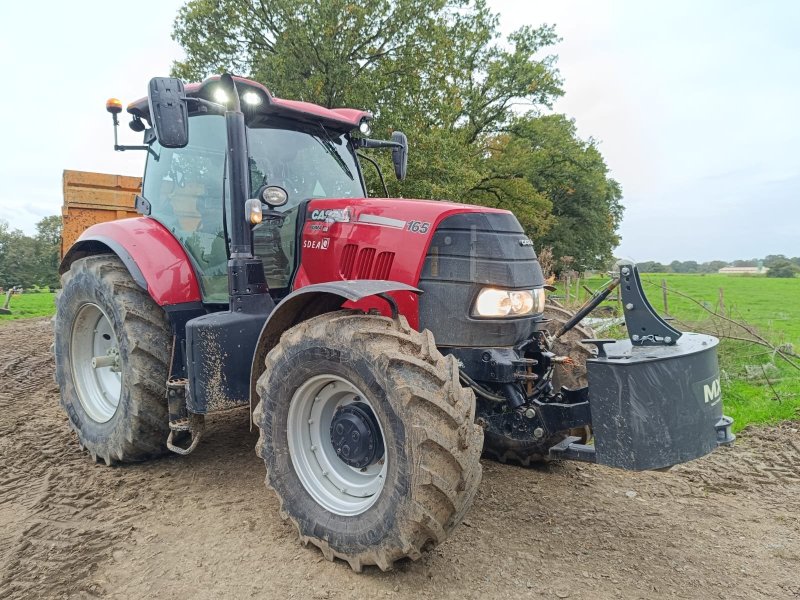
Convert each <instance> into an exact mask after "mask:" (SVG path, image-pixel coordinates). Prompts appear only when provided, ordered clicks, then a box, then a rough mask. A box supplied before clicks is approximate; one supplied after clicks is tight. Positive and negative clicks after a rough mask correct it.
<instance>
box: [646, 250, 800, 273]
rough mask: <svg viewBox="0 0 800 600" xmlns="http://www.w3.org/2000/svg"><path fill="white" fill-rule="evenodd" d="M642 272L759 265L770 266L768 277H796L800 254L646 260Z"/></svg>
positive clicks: (671, 271)
mask: <svg viewBox="0 0 800 600" xmlns="http://www.w3.org/2000/svg"><path fill="white" fill-rule="evenodd" d="M638 266H639V271H641V272H642V273H716V272H717V271H719V270H720V269H721V268H723V267H758V266H763V267H767V268H769V271H768V272H767V277H794V276H795V275H797V274H798V273H800V256H795V257H792V258H789V257H787V256H784V255H783V254H769V255H767V256H765V257H764V258H751V259H746V260H734V261H731V262H726V261H724V260H710V261H708V262H703V263H699V262H697V261H694V260H686V261H680V260H673V261H672V262H671V263H669V264H663V263H660V262H656V261H652V260H646V261H644V262H640V263H638Z"/></svg>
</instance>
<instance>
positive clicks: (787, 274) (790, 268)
mask: <svg viewBox="0 0 800 600" xmlns="http://www.w3.org/2000/svg"><path fill="white" fill-rule="evenodd" d="M798 273H800V267H798V266H797V265H795V264H794V263H792V262H790V261H788V260H776V261H774V262H773V263H772V265H771V266H770V268H769V271H767V277H781V278H787V279H788V278H791V277H794V276H795V275H797V274H798Z"/></svg>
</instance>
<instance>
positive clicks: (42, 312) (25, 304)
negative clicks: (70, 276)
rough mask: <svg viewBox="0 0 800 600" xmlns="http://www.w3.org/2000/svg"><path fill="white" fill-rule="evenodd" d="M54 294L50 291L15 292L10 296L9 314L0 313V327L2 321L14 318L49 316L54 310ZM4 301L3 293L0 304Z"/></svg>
mask: <svg viewBox="0 0 800 600" xmlns="http://www.w3.org/2000/svg"><path fill="white" fill-rule="evenodd" d="M55 297H56V295H55V294H53V293H50V292H43V293H41V294H17V295H14V296H11V303H10V304H9V308H10V309H11V311H12V314H10V315H0V327H2V323H3V321H12V320H14V319H30V318H32V317H50V316H52V315H53V314H54V313H55V312H56V305H55ZM4 303H5V294H3V295H2V300H1V301H0V306H2V305H3V304H4Z"/></svg>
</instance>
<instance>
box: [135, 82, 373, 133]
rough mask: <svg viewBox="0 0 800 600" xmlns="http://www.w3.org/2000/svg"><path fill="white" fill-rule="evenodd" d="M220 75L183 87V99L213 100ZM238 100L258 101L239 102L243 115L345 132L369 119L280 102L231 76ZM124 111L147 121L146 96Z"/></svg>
mask: <svg viewBox="0 0 800 600" xmlns="http://www.w3.org/2000/svg"><path fill="white" fill-rule="evenodd" d="M219 79H220V76H219V75H213V76H212V77H209V78H207V79H205V80H204V81H203V82H202V83H189V84H186V86H185V93H186V96H187V97H189V98H202V99H204V100H209V101H212V102H213V101H215V100H214V92H215V91H216V90H217V89H218V82H219ZM233 80H234V81H235V82H236V88H237V90H238V91H239V95H240V97H241V96H242V95H244V93H245V92H248V91H249V92H253V93H255V94H257V95H258V97H259V98H260V100H261V102H260V103H259V104H258V105H254V106H248V105H246V104H245V103H244V102H242V109H243V110H244V111H245V113H248V112H254V113H257V114H272V115H276V116H281V117H286V118H290V119H295V120H298V121H306V122H311V123H320V122H322V124H323V125H325V126H328V127H331V128H334V129H343V130H346V131H349V130H350V129H354V128H356V127H358V126H359V124H360V123H361V121H363V120H364V119H367V120H369V119H372V113H370V112H367V111H364V110H358V109H355V108H325V107H324V106H320V105H318V104H312V103H311V102H301V101H299V100H284V99H283V98H278V97H276V96H273V95H272V94H271V93H270V91H269V90H268V89H267V88H266V87H265V86H263V85H262V84H260V83H258V82H257V81H252V80H250V79H245V78H244V77H236V76H234V77H233ZM128 112H129V113H130V114H132V115H133V116H135V117H139V118H142V119H145V120H146V121H148V122H150V107H149V105H148V102H147V97H146V96H145V97H144V98H139V99H138V100H136V101H135V102H131V103H130V104H129V105H128Z"/></svg>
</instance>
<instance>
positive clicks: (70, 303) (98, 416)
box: [55, 254, 172, 465]
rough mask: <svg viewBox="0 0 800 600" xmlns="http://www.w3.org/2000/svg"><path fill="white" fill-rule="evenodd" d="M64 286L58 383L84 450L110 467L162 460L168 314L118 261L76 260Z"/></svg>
mask: <svg viewBox="0 0 800 600" xmlns="http://www.w3.org/2000/svg"><path fill="white" fill-rule="evenodd" d="M61 286H62V291H61V293H60V295H59V296H58V298H57V299H56V317H55V358H56V380H57V382H58V385H59V387H60V388H61V406H62V407H63V409H64V411H65V412H66V413H67V416H68V417H69V424H70V426H71V427H72V429H73V430H75V433H77V435H78V440H79V442H80V444H81V447H82V448H85V449H86V450H87V451H88V452H89V454H91V456H92V458H93V459H95V460H102V461H104V462H105V463H106V464H107V465H111V464H113V463H115V462H137V461H142V460H146V459H149V458H153V457H156V456H159V455H161V454H163V453H164V452H166V450H167V448H166V445H165V442H166V439H167V435H168V433H169V426H168V419H169V416H168V412H167V403H166V380H167V369H168V366H167V365H168V360H169V352H170V343H171V337H172V336H171V334H170V329H169V324H168V322H167V319H166V315H165V314H164V311H163V310H162V309H161V307H160V306H158V305H157V304H156V303H155V302H154V301H153V300H152V298H150V296H149V295H148V294H147V292H146V291H144V290H143V289H142V288H140V287H139V286H138V285H137V284H136V283H135V282H134V281H133V279H132V278H131V276H130V273H128V270H127V269H126V268H125V265H123V264H122V261H120V260H119V259H118V258H117V257H116V256H114V255H109V254H104V255H98V256H90V257H87V258H82V259H79V260H76V261H75V262H74V263H73V264H72V267H71V268H70V270H69V271H67V272H66V273H65V274H64V275H63V276H62V278H61ZM98 358H102V360H97V359H98ZM93 359H94V361H95V364H94V365H93V362H92V361H93ZM103 361H105V362H103ZM107 363H111V364H107ZM103 365H105V366H103Z"/></svg>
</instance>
